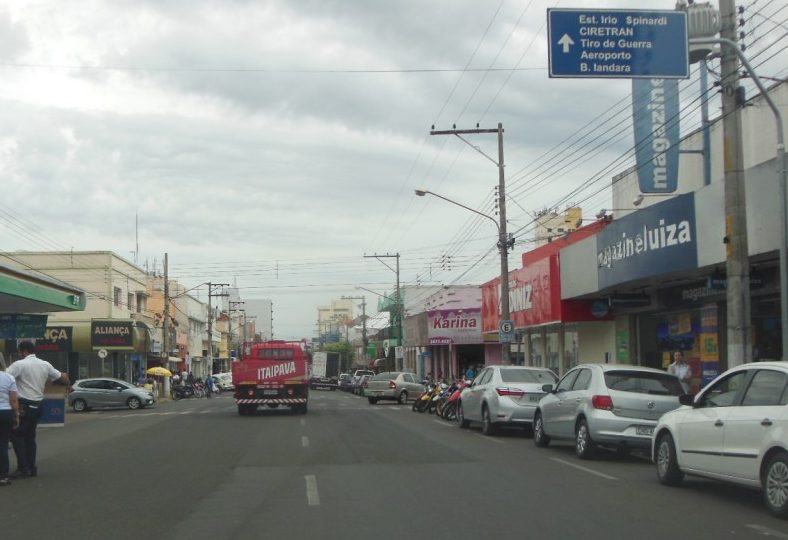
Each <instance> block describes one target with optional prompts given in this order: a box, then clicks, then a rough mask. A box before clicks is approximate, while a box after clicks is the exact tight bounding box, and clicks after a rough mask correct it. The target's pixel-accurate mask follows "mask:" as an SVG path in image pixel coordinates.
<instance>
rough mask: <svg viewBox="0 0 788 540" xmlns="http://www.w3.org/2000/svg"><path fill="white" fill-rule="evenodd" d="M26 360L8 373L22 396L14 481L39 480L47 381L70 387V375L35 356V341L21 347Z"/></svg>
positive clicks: (14, 439)
mask: <svg viewBox="0 0 788 540" xmlns="http://www.w3.org/2000/svg"><path fill="white" fill-rule="evenodd" d="M17 350H18V351H19V353H20V354H21V355H22V356H23V358H22V359H21V360H17V361H16V362H14V363H13V364H11V365H10V366H8V369H7V370H6V372H7V373H9V374H10V375H13V376H14V378H15V379H16V387H17V390H18V394H19V413H20V414H19V426H18V427H17V428H16V429H14V431H13V432H12V434H11V442H12V444H13V445H14V454H16V473H14V474H13V475H12V476H13V477H14V478H25V477H28V476H37V475H38V467H37V466H36V449H37V448H36V428H37V427H38V420H39V419H40V418H41V413H42V412H43V408H42V406H43V402H44V389H45V388H46V384H47V381H52V382H54V381H59V382H62V383H63V384H66V385H68V384H69V383H70V381H69V379H68V374H66V373H61V372H60V371H58V370H56V369H55V368H54V367H52V364H50V363H49V362H46V361H44V360H41V359H40V358H38V357H37V356H36V354H35V352H36V348H35V345H33V343H32V342H31V341H23V342H21V343H20V344H19V345H18V346H17Z"/></svg>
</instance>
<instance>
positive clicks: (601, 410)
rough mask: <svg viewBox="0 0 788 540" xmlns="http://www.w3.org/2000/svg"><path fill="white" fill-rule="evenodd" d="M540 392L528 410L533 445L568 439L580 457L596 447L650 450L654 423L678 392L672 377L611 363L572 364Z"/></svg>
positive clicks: (672, 405)
mask: <svg viewBox="0 0 788 540" xmlns="http://www.w3.org/2000/svg"><path fill="white" fill-rule="evenodd" d="M544 390H545V391H546V392H547V395H545V397H543V398H542V399H541V400H540V401H539V405H538V407H537V409H536V412H535V413H534V443H535V444H536V446H542V447H544V446H547V445H548V444H549V443H550V440H551V439H568V440H574V441H575V453H576V454H577V456H578V457H579V458H581V459H590V458H592V457H593V456H594V452H595V450H596V448H597V446H606V447H610V448H615V449H617V450H618V451H620V452H622V453H627V452H629V451H630V450H631V449H633V448H641V449H647V448H650V446H651V437H652V435H653V433H654V428H655V427H656V425H657V421H658V420H659V418H660V417H661V416H662V415H663V414H665V413H666V412H668V411H671V410H673V409H675V408H677V407H679V396H680V395H681V394H683V393H684V390H683V389H682V386H681V383H680V382H679V380H678V378H677V377H676V376H675V375H671V374H669V373H666V372H664V371H660V370H658V369H652V368H647V367H640V366H630V365H614V364H586V365H580V366H577V367H575V368H573V369H572V370H570V371H569V372H567V374H566V375H564V377H563V378H562V379H561V381H560V382H559V383H558V386H556V387H555V388H553V387H550V386H546V387H545V389H544Z"/></svg>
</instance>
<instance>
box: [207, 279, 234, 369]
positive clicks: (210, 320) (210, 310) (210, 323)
mask: <svg viewBox="0 0 788 540" xmlns="http://www.w3.org/2000/svg"><path fill="white" fill-rule="evenodd" d="M229 286H230V284H229V283H211V282H210V281H209V282H208V358H207V361H208V372H207V373H206V377H207V376H208V375H211V374H213V303H212V301H211V299H212V298H213V297H214V296H217V297H218V296H229V294H227V293H226V292H224V287H229ZM214 290H219V291H222V292H220V293H214Z"/></svg>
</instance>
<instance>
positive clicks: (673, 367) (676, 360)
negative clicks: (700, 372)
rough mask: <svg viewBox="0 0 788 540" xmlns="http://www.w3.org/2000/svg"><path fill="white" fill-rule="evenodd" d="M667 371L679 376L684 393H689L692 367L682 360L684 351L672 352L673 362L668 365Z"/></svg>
mask: <svg viewBox="0 0 788 540" xmlns="http://www.w3.org/2000/svg"><path fill="white" fill-rule="evenodd" d="M668 373H671V374H673V375H675V376H676V377H678V378H679V382H681V386H682V388H684V393H686V394H689V392H690V383H691V382H692V368H691V367H690V365H689V364H688V363H687V362H686V361H685V360H684V353H682V352H681V351H676V352H674V353H673V363H672V364H670V365H669V366H668Z"/></svg>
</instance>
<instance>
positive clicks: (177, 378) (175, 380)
mask: <svg viewBox="0 0 788 540" xmlns="http://www.w3.org/2000/svg"><path fill="white" fill-rule="evenodd" d="M180 380H181V377H180V375H178V373H177V372H175V373H173V374H172V378H171V379H170V382H171V383H172V385H173V386H178V383H179V382H180Z"/></svg>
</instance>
